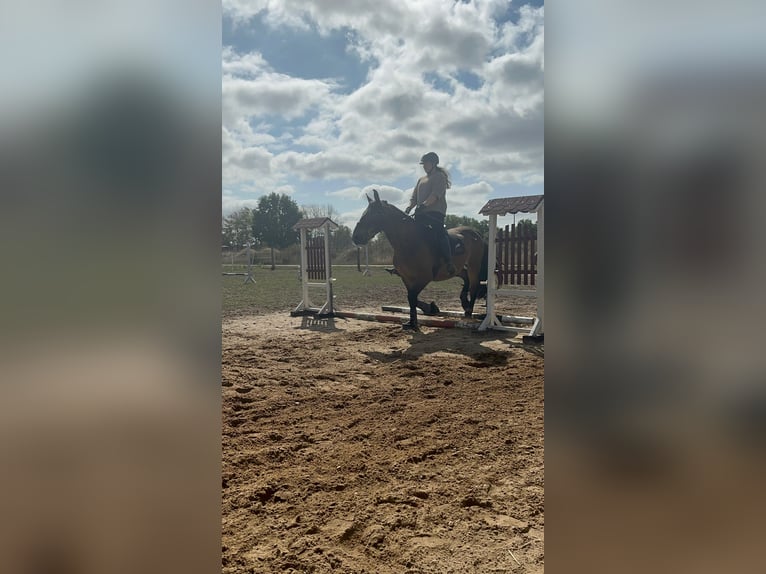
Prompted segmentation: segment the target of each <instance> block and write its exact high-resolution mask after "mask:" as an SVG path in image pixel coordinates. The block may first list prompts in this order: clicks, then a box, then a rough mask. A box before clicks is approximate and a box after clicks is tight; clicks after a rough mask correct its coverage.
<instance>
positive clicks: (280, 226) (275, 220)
mask: <svg viewBox="0 0 766 574" xmlns="http://www.w3.org/2000/svg"><path fill="white" fill-rule="evenodd" d="M300 219H301V210H300V208H299V207H298V204H297V203H295V202H294V201H293V200H292V199H290V197H289V196H287V195H285V194H284V193H283V194H278V193H270V194H269V195H264V196H262V197H261V198H260V199H259V200H258V207H257V208H256V209H255V211H254V212H253V237H254V238H255V239H256V240H257V241H260V242H261V243H263V244H264V245H266V246H267V247H269V248H271V269H272V271H273V270H274V269H275V268H276V265H275V263H274V249H284V248H285V247H289V246H290V245H294V244H295V243H297V242H298V240H299V238H300V236H299V235H298V233H297V232H296V231H294V230H293V225H295V224H296V223H298V221H299V220H300Z"/></svg>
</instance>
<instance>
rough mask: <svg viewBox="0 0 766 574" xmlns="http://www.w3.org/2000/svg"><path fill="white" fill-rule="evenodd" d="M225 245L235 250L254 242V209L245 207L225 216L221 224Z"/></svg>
mask: <svg viewBox="0 0 766 574" xmlns="http://www.w3.org/2000/svg"><path fill="white" fill-rule="evenodd" d="M221 232H222V239H223V245H228V246H229V247H231V248H232V249H234V250H237V249H242V248H243V247H245V245H247V244H248V243H252V242H253V210H252V209H250V208H249V207H243V208H242V209H239V210H238V211H235V212H234V213H232V214H231V215H229V216H227V217H224V218H223V223H222V226H221Z"/></svg>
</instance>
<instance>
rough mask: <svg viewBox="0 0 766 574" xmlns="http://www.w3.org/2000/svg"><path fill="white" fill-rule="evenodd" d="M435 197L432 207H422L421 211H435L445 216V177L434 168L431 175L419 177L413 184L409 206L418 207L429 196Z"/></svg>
mask: <svg viewBox="0 0 766 574" xmlns="http://www.w3.org/2000/svg"><path fill="white" fill-rule="evenodd" d="M432 195H433V196H435V197H436V202H435V203H434V204H433V205H429V206H423V207H421V208H420V210H422V211H436V212H438V213H442V214H444V215H446V214H447V197H446V196H447V176H446V175H445V174H444V173H443V172H442V171H441V170H439V169H436V168H434V169H433V171H431V173H428V174H426V175H424V176H423V177H421V178H420V179H419V180H418V182H417V183H416V184H415V189H413V190H412V197H410V205H411V206H415V205H420V204H422V203H423V202H424V201H425V200H426V199H427V198H429V197H431V196H432Z"/></svg>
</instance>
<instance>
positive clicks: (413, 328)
mask: <svg viewBox="0 0 766 574" xmlns="http://www.w3.org/2000/svg"><path fill="white" fill-rule="evenodd" d="M402 330H404V331H417V330H418V326H417V325H413V324H412V323H404V324H403V325H402Z"/></svg>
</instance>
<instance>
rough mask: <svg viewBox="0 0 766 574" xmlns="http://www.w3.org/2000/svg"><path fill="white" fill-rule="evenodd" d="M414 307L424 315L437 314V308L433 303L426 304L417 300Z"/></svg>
mask: <svg viewBox="0 0 766 574" xmlns="http://www.w3.org/2000/svg"><path fill="white" fill-rule="evenodd" d="M415 305H416V306H417V308H418V309H420V310H421V311H423V314H424V315H437V314H438V313H439V306H438V305H437V304H436V303H434V302H433V301H431V302H430V303H426V302H425V301H421V300H420V299H418V302H417V303H416V304H415Z"/></svg>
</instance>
